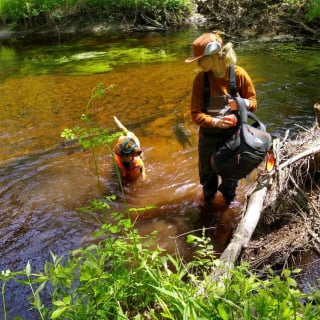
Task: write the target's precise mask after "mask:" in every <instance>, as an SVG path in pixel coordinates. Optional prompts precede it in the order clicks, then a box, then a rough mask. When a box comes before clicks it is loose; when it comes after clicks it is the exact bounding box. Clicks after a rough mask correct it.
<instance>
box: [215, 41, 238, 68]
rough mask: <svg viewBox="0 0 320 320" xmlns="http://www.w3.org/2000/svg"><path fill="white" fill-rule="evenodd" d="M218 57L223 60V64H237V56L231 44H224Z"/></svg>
mask: <svg viewBox="0 0 320 320" xmlns="http://www.w3.org/2000/svg"><path fill="white" fill-rule="evenodd" d="M219 55H220V57H221V58H223V59H224V61H225V63H226V64H228V63H233V64H236V62H237V55H236V53H235V51H234V50H233V44H232V43H231V42H228V43H226V44H225V45H224V46H223V48H222V50H221V52H220V53H219Z"/></svg>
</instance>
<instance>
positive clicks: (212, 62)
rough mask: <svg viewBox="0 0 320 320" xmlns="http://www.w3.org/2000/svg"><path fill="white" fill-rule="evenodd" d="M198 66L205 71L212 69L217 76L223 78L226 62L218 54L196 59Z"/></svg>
mask: <svg viewBox="0 0 320 320" xmlns="http://www.w3.org/2000/svg"><path fill="white" fill-rule="evenodd" d="M198 66H199V67H201V68H202V69H203V71H205V72H208V71H210V70H212V71H213V73H214V75H215V76H216V77H217V78H223V77H224V75H225V70H226V64H225V62H224V59H221V58H220V57H219V55H218V54H213V55H210V56H204V57H202V58H200V59H199V60H198Z"/></svg>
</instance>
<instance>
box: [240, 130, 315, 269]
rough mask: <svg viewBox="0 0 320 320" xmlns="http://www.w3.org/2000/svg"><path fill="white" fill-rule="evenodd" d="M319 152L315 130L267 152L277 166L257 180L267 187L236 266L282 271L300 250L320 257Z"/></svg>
mask: <svg viewBox="0 0 320 320" xmlns="http://www.w3.org/2000/svg"><path fill="white" fill-rule="evenodd" d="M319 146H320V131H319V129H318V128H317V126H315V127H314V128H312V129H309V130H306V129H304V130H302V131H301V133H300V134H298V135H297V137H295V138H294V139H293V140H289V139H288V134H287V135H286V136H285V137H284V138H283V139H282V140H279V141H275V143H274V148H273V152H274V156H275V157H276V159H277V161H278V162H279V163H277V165H276V170H275V172H274V173H273V174H272V175H269V176H268V177H266V176H264V177H261V179H262V180H264V181H265V180H266V179H268V182H269V189H268V193H267V196H266V198H265V201H264V210H263V212H262V217H261V220H260V222H259V225H258V227H257V229H256V231H255V233H254V235H253V239H252V240H251V242H250V243H249V245H248V247H247V248H246V249H245V250H244V252H243V254H242V255H241V261H247V262H249V264H250V266H251V267H252V268H253V269H255V270H259V272H267V270H268V268H270V267H271V268H275V267H277V268H279V267H280V268H281V267H282V268H285V267H288V265H289V264H290V263H292V262H294V259H295V258H296V257H297V256H298V254H299V253H301V252H304V251H306V250H314V251H316V252H317V253H318V254H319V255H320V150H318V149H319ZM310 150H311V151H312V152H309V151H310ZM313 150H316V151H317V152H313ZM292 159H294V161H291V160H292ZM279 160H280V161H281V163H280V161H279ZM279 168H281V170H279ZM261 179H260V183H261Z"/></svg>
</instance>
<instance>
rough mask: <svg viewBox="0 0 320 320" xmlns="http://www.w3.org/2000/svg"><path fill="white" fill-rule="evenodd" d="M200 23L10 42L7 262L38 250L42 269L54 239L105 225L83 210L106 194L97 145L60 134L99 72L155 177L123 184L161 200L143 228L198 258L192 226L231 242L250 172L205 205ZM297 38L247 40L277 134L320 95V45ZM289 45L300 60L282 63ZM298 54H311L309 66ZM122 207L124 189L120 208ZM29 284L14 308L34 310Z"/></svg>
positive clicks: (1, 90)
mask: <svg viewBox="0 0 320 320" xmlns="http://www.w3.org/2000/svg"><path fill="white" fill-rule="evenodd" d="M199 33H200V32H199V31H195V30H193V31H189V32H182V33H178V32H176V33H172V34H148V35H142V34H139V35H131V36H129V37H128V39H118V38H112V41H111V42H110V41H107V40H108V39H104V40H101V39H83V40H81V41H80V42H78V43H74V44H71V45H61V46H55V47H51V46H42V47H40V46H39V47H29V48H25V49H24V50H22V49H15V48H4V47H3V48H1V50H0V61H1V62H5V64H3V65H5V69H4V72H3V73H2V74H1V78H0V95H1V97H2V99H1V102H0V108H1V113H0V126H1V130H0V183H1V184H0V196H1V203H0V221H1V222H0V228H1V229H0V255H1V258H0V270H6V269H11V270H22V269H24V267H25V265H26V263H27V261H28V260H29V261H30V263H31V266H32V267H33V269H34V271H40V270H41V269H42V267H43V264H44V262H45V260H49V259H50V250H51V251H53V252H54V253H55V254H57V255H62V254H67V253H68V251H69V250H71V249H74V248H76V247H79V246H81V245H85V244H86V243H88V242H89V241H91V240H90V235H91V234H92V232H94V231H95V230H96V229H97V228H98V227H99V222H98V220H99V216H96V215H95V214H83V213H79V212H78V211H77V210H76V209H77V208H78V207H81V206H85V205H87V204H88V203H90V201H91V200H93V199H95V198H97V197H98V189H97V182H96V177H95V173H94V172H95V170H94V167H93V161H92V157H91V154H90V152H88V151H85V152H83V151H82V150H80V149H79V148H78V147H77V146H74V145H63V144H61V142H62V140H61V138H60V133H61V132H62V130H63V129H65V128H71V127H73V126H75V125H81V121H80V116H81V114H82V113H83V112H84V109H85V105H86V103H87V101H88V100H89V98H90V95H91V92H92V89H93V88H94V87H96V86H97V84H98V83H103V84H104V86H105V87H107V86H109V85H110V84H115V88H114V89H112V90H108V91H107V92H106V94H105V95H104V96H103V97H101V98H99V99H97V100H96V101H94V103H93V105H92V109H91V110H90V116H91V117H92V119H93V120H94V121H96V123H97V124H98V125H101V126H103V127H105V128H109V130H110V132H114V131H116V130H117V127H116V124H115V123H114V121H113V115H116V116H117V117H118V118H119V119H120V121H121V122H123V123H124V124H125V126H127V127H128V128H129V130H132V131H134V132H135V134H136V135H137V136H138V137H139V139H140V141H141V144H142V148H143V151H144V162H145V165H146V169H147V179H146V180H145V181H141V180H138V181H137V182H136V183H133V184H131V185H127V186H126V187H125V191H126V197H127V202H128V204H129V206H133V207H144V206H147V205H154V206H155V207H156V208H155V209H153V210H150V211H147V212H146V213H144V214H143V215H142V216H139V217H138V219H137V220H136V226H137V228H138V230H139V232H140V233H141V234H148V233H150V232H152V231H154V230H156V231H158V237H157V243H158V244H159V245H160V246H162V247H163V248H164V249H166V250H167V251H168V252H170V253H174V252H176V250H178V251H179V254H180V255H181V256H183V257H186V258H189V257H190V256H191V255H192V248H190V247H189V246H188V245H187V244H186V241H185V237H186V235H187V234H188V233H190V232H198V234H199V235H201V230H202V227H203V226H206V227H208V230H207V233H208V235H209V236H211V237H212V238H213V242H214V245H215V248H216V250H217V252H218V253H219V252H221V251H222V250H223V249H224V247H225V246H226V245H227V243H228V240H229V238H230V236H231V234H232V231H233V229H234V226H235V224H236V222H237V220H238V215H239V212H240V210H241V202H242V200H243V199H241V196H242V194H243V188H246V183H243V184H242V185H241V186H240V188H239V192H238V198H237V201H236V202H235V204H234V205H233V206H232V208H231V209H228V210H226V211H224V212H218V213H217V212H216V213H213V212H212V210H210V209H208V208H204V207H203V206H202V200H201V188H200V186H199V181H198V166H197V128H196V127H195V126H194V125H193V124H192V122H191V119H190V115H189V105H190V91H191V85H192V80H193V78H194V76H195V74H196V73H195V67H196V66H195V65H194V64H188V65H186V64H185V63H184V58H185V57H187V56H189V54H190V46H189V45H186V44H189V43H191V42H192V40H193V39H194V37H195V35H198V34H199ZM289 47H290V46H289ZM145 48H147V49H148V50H145ZM287 48H288V47H287V46H285V45H282V46H281V45H277V46H276V45H274V47H273V46H269V47H268V50H267V49H266V47H263V46H262V47H251V46H249V47H248V46H244V47H242V46H240V47H239V64H241V65H243V66H244V67H245V68H247V69H248V71H249V73H250V75H251V76H252V78H253V79H254V81H255V83H256V88H257V91H258V97H259V102H260V104H259V110H258V115H259V117H261V119H262V120H263V121H264V122H266V123H267V124H269V131H270V132H272V133H273V134H274V135H275V136H277V135H281V133H282V132H283V131H284V130H286V129H288V128H290V129H292V128H293V129H294V125H295V124H296V123H298V124H300V125H304V126H308V125H309V124H310V123H312V121H313V111H312V105H313V103H314V102H316V101H317V100H320V97H319V93H317V92H318V91H317V88H316V83H315V86H314V87H313V90H312V88H311V89H310V85H309V82H311V87H312V83H314V82H313V81H314V79H315V78H316V77H319V71H317V70H318V69H316V66H318V67H319V64H318V63H319V62H318V60H317V59H318V58H317V59H316V58H315V55H316V52H318V51H317V50H316V48H314V50H313V49H312V48H310V50H309V51H307V50H303V48H300V47H295V48H294V50H293V49H292V48H291V49H292V50H290V51H286V50H289V49H287ZM138 49H139V50H138ZM266 50H267V52H268V54H269V59H268V60H266V59H265V54H266ZM288 52H290V59H291V60H292V68H287V66H283V63H282V61H283V59H284V57H286V56H287V55H288ZM98 53H99V54H98ZM154 53H155V54H154ZM302 53H303V54H304V58H303V59H302V58H301V57H300V55H301V54H302ZM317 54H318V53H317ZM306 55H308V57H306ZM76 59H77V60H76ZM79 59H80V60H79ZM115 61H118V64H117V63H115ZM296 61H298V62H299V63H302V62H303V61H308V62H309V63H308V66H303V67H302V66H301V65H299V64H295V62H296ZM311 61H313V63H312V62H311ZM303 69H304V70H309V71H310V72H309V73H303V72H302V71H303ZM307 84H308V86H307ZM305 89H308V90H305ZM299 98H301V101H302V102H301V103H300V102H299V101H300V100H299ZM98 159H99V169H100V171H101V179H102V182H103V186H104V188H105V193H106V194H116V195H118V196H120V191H119V185H118V182H117V180H116V179H115V175H114V168H113V165H112V161H111V156H110V155H109V154H108V153H107V152H106V151H105V150H101V151H100V152H99V154H98ZM122 208H123V205H122V201H121V200H119V201H117V202H116V203H115V204H114V207H113V208H112V209H113V210H119V211H120V210H121V209H122ZM133 218H136V217H133ZM28 294H29V292H27V291H26V290H25V289H23V288H20V287H18V286H16V285H15V284H9V285H8V295H7V299H8V303H7V304H8V313H9V315H10V316H13V315H20V316H22V317H26V318H27V319H30V320H31V319H36V315H35V313H33V312H31V311H30V312H29V311H27V310H28V304H27V295H28ZM0 308H1V305H0Z"/></svg>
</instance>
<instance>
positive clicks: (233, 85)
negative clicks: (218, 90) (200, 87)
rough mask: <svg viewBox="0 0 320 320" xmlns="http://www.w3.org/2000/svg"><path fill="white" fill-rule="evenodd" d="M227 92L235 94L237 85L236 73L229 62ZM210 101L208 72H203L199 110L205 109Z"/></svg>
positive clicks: (233, 95)
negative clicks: (202, 89) (202, 87)
mask: <svg viewBox="0 0 320 320" xmlns="http://www.w3.org/2000/svg"><path fill="white" fill-rule="evenodd" d="M229 92H230V95H231V96H232V97H236V96H237V85H236V75H235V72H234V64H233V63H230V66H229ZM209 102H210V82H209V76H208V72H205V73H204V91H203V99H202V108H201V111H203V112H204V111H205V110H206V109H207V107H208V105H209Z"/></svg>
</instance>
